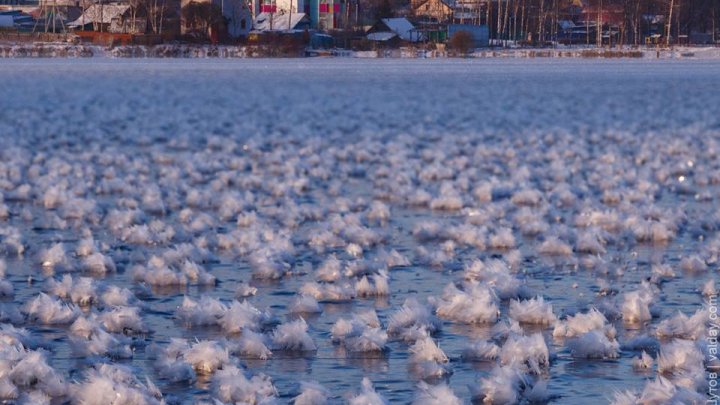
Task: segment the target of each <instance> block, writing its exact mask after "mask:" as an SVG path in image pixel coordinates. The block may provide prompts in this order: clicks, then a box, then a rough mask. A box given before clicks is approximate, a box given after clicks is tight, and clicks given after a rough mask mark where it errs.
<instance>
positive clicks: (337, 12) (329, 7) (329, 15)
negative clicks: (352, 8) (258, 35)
mask: <svg viewBox="0 0 720 405" xmlns="http://www.w3.org/2000/svg"><path fill="white" fill-rule="evenodd" d="M346 6H347V2H346V1H344V0H252V6H251V8H252V12H253V15H255V19H257V17H258V16H259V15H260V14H261V13H272V14H275V13H286V14H287V13H293V14H295V13H305V14H307V15H308V18H309V19H310V27H311V28H317V29H320V30H334V29H337V28H340V27H341V26H342V25H343V22H344V16H345V12H346V8H345V7H346Z"/></svg>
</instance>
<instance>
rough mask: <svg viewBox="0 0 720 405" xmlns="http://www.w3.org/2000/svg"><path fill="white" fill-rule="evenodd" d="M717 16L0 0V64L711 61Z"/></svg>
mask: <svg viewBox="0 0 720 405" xmlns="http://www.w3.org/2000/svg"><path fill="white" fill-rule="evenodd" d="M630 3H632V4H630ZM718 11H720V5H719V4H717V2H707V1H702V0H689V1H683V2H677V1H676V0H605V1H604V2H603V1H600V0H113V1H108V0H0V57H32V56H39V57H53V56H55V57H68V56H69V57H83V56H115V57H275V56H281V57H298V56H353V57H422V58H427V57H446V56H473V57H585V58H587V57H633V58H663V59H665V58H687V57H700V58H718V57H720V13H718Z"/></svg>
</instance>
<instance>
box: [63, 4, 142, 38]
mask: <svg viewBox="0 0 720 405" xmlns="http://www.w3.org/2000/svg"><path fill="white" fill-rule="evenodd" d="M67 26H68V27H69V28H75V29H79V30H95V31H104V32H110V33H114V34H142V33H145V32H146V30H147V17H146V16H145V15H141V14H140V13H139V12H138V10H137V9H133V8H132V7H130V5H129V4H127V3H110V4H102V3H101V4H93V5H91V6H89V7H88V8H87V9H85V12H83V13H82V15H80V17H78V18H77V19H76V20H74V21H71V22H69V23H68V24H67Z"/></svg>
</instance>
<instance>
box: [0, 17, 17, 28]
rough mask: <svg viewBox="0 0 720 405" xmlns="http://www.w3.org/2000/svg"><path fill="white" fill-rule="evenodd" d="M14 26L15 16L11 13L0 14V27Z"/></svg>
mask: <svg viewBox="0 0 720 405" xmlns="http://www.w3.org/2000/svg"><path fill="white" fill-rule="evenodd" d="M13 26H15V18H13V16H11V15H0V27H2V28H10V27H13Z"/></svg>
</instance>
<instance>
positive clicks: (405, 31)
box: [382, 17, 419, 42]
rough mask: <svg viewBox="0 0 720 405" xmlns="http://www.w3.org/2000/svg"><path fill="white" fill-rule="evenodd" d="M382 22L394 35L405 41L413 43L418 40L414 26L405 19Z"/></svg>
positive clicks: (388, 19) (384, 20)
mask: <svg viewBox="0 0 720 405" xmlns="http://www.w3.org/2000/svg"><path fill="white" fill-rule="evenodd" d="M382 22H383V24H385V25H386V26H387V27H388V28H389V29H390V31H392V32H394V33H396V34H397V35H398V36H399V37H400V38H401V39H404V40H405V41H412V42H415V41H418V40H419V34H418V33H417V32H416V31H415V26H413V25H412V23H411V22H410V21H408V20H407V18H402V17H401V18H383V19H382Z"/></svg>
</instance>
